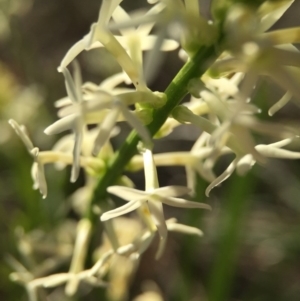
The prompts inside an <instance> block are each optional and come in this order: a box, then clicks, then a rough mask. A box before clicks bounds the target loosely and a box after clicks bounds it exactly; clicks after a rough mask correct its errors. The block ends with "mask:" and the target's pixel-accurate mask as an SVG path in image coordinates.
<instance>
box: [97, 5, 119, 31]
mask: <svg viewBox="0 0 300 301" xmlns="http://www.w3.org/2000/svg"><path fill="white" fill-rule="evenodd" d="M122 1H123V0H103V1H102V4H101V8H100V13H99V18H98V24H99V25H100V26H105V25H107V23H108V22H109V20H110V18H111V16H112V14H113V12H114V10H115V9H116V8H117V6H118V5H119V4H120V3H121V2H122Z"/></svg>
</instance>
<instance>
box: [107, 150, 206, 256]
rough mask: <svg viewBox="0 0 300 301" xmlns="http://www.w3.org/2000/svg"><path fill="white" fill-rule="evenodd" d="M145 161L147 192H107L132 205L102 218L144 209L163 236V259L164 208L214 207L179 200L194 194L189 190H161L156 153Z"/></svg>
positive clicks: (147, 153) (147, 155) (124, 189)
mask: <svg viewBox="0 0 300 301" xmlns="http://www.w3.org/2000/svg"><path fill="white" fill-rule="evenodd" d="M143 157H144V169H145V181H146V189H145V191H141V190H137V189H133V188H128V187H123V186H110V187H108V189H107V191H108V192H109V193H112V194H114V195H116V196H118V197H120V198H122V199H124V200H126V201H129V203H127V204H126V205H124V206H121V207H119V208H117V209H114V210H111V211H108V212H105V213H104V214H102V216H101V220H102V221H106V220H109V219H111V218H114V217H117V216H120V215H123V214H126V213H128V212H131V211H133V210H136V209H138V208H140V212H141V214H142V215H143V216H144V218H145V220H146V222H147V223H148V226H149V228H150V230H151V229H152V231H154V230H155V228H156V229H157V231H158V233H159V235H160V247H159V250H158V253H157V258H159V257H160V256H161V254H162V252H163V249H164V245H165V243H166V238H167V233H168V231H167V226H166V222H165V219H164V213H163V207H162V204H166V205H169V206H174V207H179V208H201V209H211V207H210V206H209V205H207V204H204V203H197V202H192V201H188V200H186V199H182V198H178V196H181V195H184V194H187V193H189V192H190V189H189V188H187V187H183V186H167V187H161V188H159V185H158V179H157V173H156V167H155V164H154V161H153V155H152V152H151V151H150V150H145V151H144V153H143ZM154 225H155V226H154Z"/></svg>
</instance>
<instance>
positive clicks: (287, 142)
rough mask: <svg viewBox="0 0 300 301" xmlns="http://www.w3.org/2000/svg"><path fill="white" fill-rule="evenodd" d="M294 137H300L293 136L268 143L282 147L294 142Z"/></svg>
mask: <svg viewBox="0 0 300 301" xmlns="http://www.w3.org/2000/svg"><path fill="white" fill-rule="evenodd" d="M294 139H298V138H296V137H292V138H287V139H283V140H280V141H277V142H274V143H271V144H268V146H272V147H277V148H281V147H284V146H286V145H288V144H290V143H292V141H293V140H294Z"/></svg>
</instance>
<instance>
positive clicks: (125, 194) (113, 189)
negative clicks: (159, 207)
mask: <svg viewBox="0 0 300 301" xmlns="http://www.w3.org/2000/svg"><path fill="white" fill-rule="evenodd" d="M107 192H109V193H111V194H114V195H116V196H118V197H119V198H121V199H123V200H125V201H141V200H146V199H147V198H148V197H149V194H148V193H147V192H145V191H141V190H137V189H133V188H129V187H125V186H110V187H108V188H107Z"/></svg>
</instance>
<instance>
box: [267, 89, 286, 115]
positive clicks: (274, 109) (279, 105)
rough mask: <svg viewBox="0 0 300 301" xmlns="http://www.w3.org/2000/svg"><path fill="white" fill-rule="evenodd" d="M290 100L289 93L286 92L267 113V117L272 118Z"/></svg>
mask: <svg viewBox="0 0 300 301" xmlns="http://www.w3.org/2000/svg"><path fill="white" fill-rule="evenodd" d="M291 98H292V95H291V93H290V92H286V93H285V94H284V95H283V96H282V97H281V98H280V99H279V100H278V101H277V102H276V103H275V104H274V105H273V106H272V107H271V108H270V109H269V111H268V114H269V116H273V115H274V114H275V113H276V112H278V111H279V110H280V109H282V108H283V107H284V106H285V105H286V104H287V103H288V102H289V101H290V100H291Z"/></svg>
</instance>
